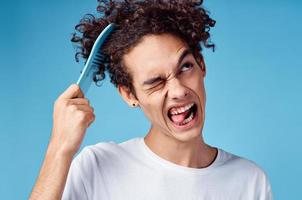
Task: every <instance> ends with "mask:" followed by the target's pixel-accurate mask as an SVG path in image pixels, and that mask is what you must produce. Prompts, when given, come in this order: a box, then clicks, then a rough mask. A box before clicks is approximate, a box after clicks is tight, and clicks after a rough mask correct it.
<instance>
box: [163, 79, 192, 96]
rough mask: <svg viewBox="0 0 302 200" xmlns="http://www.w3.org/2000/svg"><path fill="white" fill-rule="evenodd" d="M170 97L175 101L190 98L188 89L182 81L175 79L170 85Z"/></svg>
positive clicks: (170, 81) (171, 80)
mask: <svg viewBox="0 0 302 200" xmlns="http://www.w3.org/2000/svg"><path fill="white" fill-rule="evenodd" d="M168 85H169V87H168V96H169V97H170V98H171V99H173V100H183V99H185V98H186V97H187V96H188V93H189V91H188V88H187V87H185V86H184V85H183V84H182V83H181V81H180V80H179V79H178V78H176V77H174V78H172V79H170V80H169V83H168Z"/></svg>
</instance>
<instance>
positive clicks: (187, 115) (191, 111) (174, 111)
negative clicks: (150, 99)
mask: <svg viewBox="0 0 302 200" xmlns="http://www.w3.org/2000/svg"><path fill="white" fill-rule="evenodd" d="M196 113H197V105H196V104H195V103H190V104H187V105H185V106H182V107H178V108H171V109H170V110H169V111H168V117H169V119H170V120H171V121H172V122H173V123H174V124H175V125H177V126H185V125H186V124H188V123H190V122H191V121H193V119H195V116H196Z"/></svg>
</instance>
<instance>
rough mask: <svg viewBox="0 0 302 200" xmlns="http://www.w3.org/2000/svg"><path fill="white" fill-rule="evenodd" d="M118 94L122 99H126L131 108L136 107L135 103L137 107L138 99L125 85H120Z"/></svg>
mask: <svg viewBox="0 0 302 200" xmlns="http://www.w3.org/2000/svg"><path fill="white" fill-rule="evenodd" d="M117 89H118V92H119V94H120V95H121V97H122V98H123V99H124V101H125V102H126V103H127V104H128V105H129V106H130V107H134V106H133V103H135V104H136V105H137V102H138V101H137V99H136V97H135V95H134V94H133V93H132V92H131V91H130V89H129V88H127V87H126V86H123V85H118V86H117Z"/></svg>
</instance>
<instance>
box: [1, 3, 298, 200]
mask: <svg viewBox="0 0 302 200" xmlns="http://www.w3.org/2000/svg"><path fill="white" fill-rule="evenodd" d="M0 4H1V5H0V19H1V25H0V27H1V31H0V58H1V61H0V66H1V73H0V87H1V88H0V89H1V92H0V99H1V104H0V105H1V115H0V131H1V134H0V148H1V150H0V162H1V164H0V173H1V179H0V194H1V199H26V198H27V197H28V195H29V193H30V191H31V188H32V186H33V184H34V182H35V179H36V177H37V175H38V172H39V168H40V166H41V163H42V161H43V156H44V153H45V150H46V148H47V143H48V139H49V136H50V133H51V127H52V109H53V103H54V101H55V99H56V98H57V96H58V95H59V94H60V93H61V92H63V91H64V90H65V89H66V88H67V87H68V86H69V85H70V84H71V83H73V82H75V81H76V80H77V78H78V76H79V72H80V70H81V68H82V67H83V63H80V64H78V63H76V62H75V60H74V53H75V50H74V48H73V46H72V44H71V42H70V37H71V33H73V27H74V25H75V24H76V23H78V21H79V19H80V18H81V17H82V16H83V15H84V14H86V13H89V12H91V13H96V11H95V8H96V5H97V2H96V0H87V1H80V0H73V1H71V0H65V1H59V0H53V1H35V0H28V1H20V0H19V1H7V2H4V1H1V3H0ZM205 6H206V8H207V9H209V10H210V11H211V16H212V17H213V18H214V19H216V20H217V24H216V27H215V28H214V29H213V30H212V41H213V42H215V43H216V45H217V49H216V52H214V53H212V52H211V51H210V50H207V51H204V54H205V59H206V64H207V77H206V89H207V113H206V116H207V117H206V125H205V128H204V131H203V133H204V135H205V139H206V141H207V142H208V143H209V144H211V145H214V146H218V147H220V148H223V149H225V150H227V151H230V152H233V153H235V154H238V155H240V156H244V157H247V158H249V159H251V160H254V161H255V162H256V163H258V164H259V165H260V166H261V167H262V168H263V169H264V170H265V171H266V172H267V174H268V176H269V178H270V180H271V184H272V188H273V192H274V197H275V199H280V200H281V199H283V200H284V199H286V200H291V199H292V200H296V199H298V198H301V195H300V193H301V179H302V172H301V168H302V167H301V165H302V157H301V153H302V150H301V139H302V136H301V135H302V125H301V124H302V123H301V122H302V120H301V112H302V106H301V102H302V95H301V91H302V81H301V77H302V76H301V75H302V69H301V66H302V61H301V56H302V54H301V52H302V48H301V44H302V39H301V35H302V27H301V21H302V12H301V10H302V2H301V1H295V0H287V1H286V0H283V1H281V0H274V1H273V0H262V1H260V0H259V1H257V0H254V1H239V0H229V1H219V0H208V1H206V2H205ZM87 97H88V98H89V99H90V101H91V103H92V106H93V107H94V108H95V113H96V121H95V123H94V124H93V125H92V126H91V128H89V130H88V131H87V135H86V138H85V140H84V142H83V145H82V147H83V146H84V145H88V144H94V143H97V142H98V141H109V140H114V141H116V142H121V141H124V140H126V139H129V138H132V137H137V136H144V135H145V133H146V132H147V130H148V128H149V126H150V125H149V123H148V121H147V120H146V118H145V117H144V115H143V113H142V112H141V111H140V110H139V109H132V108H128V107H127V105H126V104H125V103H124V102H123V101H122V100H121V98H120V97H119V95H118V93H117V92H116V89H115V88H114V87H113V86H112V85H111V84H110V83H109V81H108V79H107V80H106V81H105V82H104V84H103V87H101V88H97V87H95V86H93V87H92V88H91V90H90V91H89V93H88V96H87Z"/></svg>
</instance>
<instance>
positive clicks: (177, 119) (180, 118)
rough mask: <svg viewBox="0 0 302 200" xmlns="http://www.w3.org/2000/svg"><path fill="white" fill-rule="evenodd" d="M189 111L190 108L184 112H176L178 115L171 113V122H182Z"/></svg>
mask: <svg viewBox="0 0 302 200" xmlns="http://www.w3.org/2000/svg"><path fill="white" fill-rule="evenodd" d="M189 112H190V110H187V111H186V112H184V113H180V114H178V115H172V116H171V119H172V121H173V122H175V123H181V122H183V121H184V120H185V118H186V116H187V114H188V113H189Z"/></svg>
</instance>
